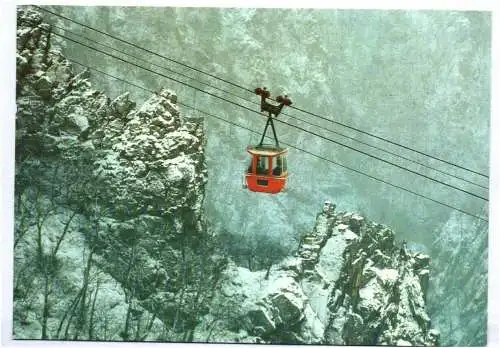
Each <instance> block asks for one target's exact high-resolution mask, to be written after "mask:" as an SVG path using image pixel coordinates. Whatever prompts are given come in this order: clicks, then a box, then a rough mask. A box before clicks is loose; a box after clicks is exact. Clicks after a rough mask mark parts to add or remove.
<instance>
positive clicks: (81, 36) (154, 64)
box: [51, 24, 258, 104]
mask: <svg viewBox="0 0 500 348" xmlns="http://www.w3.org/2000/svg"><path fill="white" fill-rule="evenodd" d="M51 26H52V27H54V28H57V29H59V30H63V31H65V32H68V33H71V35H74V36H77V37H80V38H82V39H85V40H87V41H90V42H92V43H93V44H96V45H99V46H101V47H106V48H109V49H110V50H112V51H115V52H118V53H121V54H123V55H126V56H129V57H131V58H133V59H136V60H138V61H141V62H144V63H147V64H151V65H152V66H155V67H157V68H160V69H164V70H167V71H169V72H171V73H174V74H177V75H180V76H182V77H185V78H187V79H190V80H193V81H196V82H198V83H200V84H202V85H204V86H207V87H210V88H213V89H216V90H218V91H220V92H223V93H226V94H229V95H232V96H234V97H237V98H240V99H242V100H244V101H247V102H251V101H249V100H247V99H245V98H243V97H241V96H239V95H238V94H236V93H233V92H230V91H226V90H224V89H222V88H219V87H217V86H212V85H211V84H209V83H206V82H203V81H200V80H198V79H196V78H194V77H191V76H189V75H186V74H183V73H181V72H178V71H175V70H172V69H170V68H168V67H165V66H162V65H159V64H156V63H153V62H150V61H148V60H146V59H144V58H140V57H136V56H134V55H133V54H130V53H127V52H125V51H122V50H120V49H118V48H115V47H112V46H110V45H106V44H103V43H101V42H97V41H95V40H93V39H91V38H88V37H86V36H84V35H80V34H78V33H75V32H73V31H71V30H68V29H65V28H61V27H59V26H57V25H54V24H51ZM256 104H258V103H256Z"/></svg>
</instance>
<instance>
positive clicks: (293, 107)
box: [32, 5, 489, 178]
mask: <svg viewBox="0 0 500 348" xmlns="http://www.w3.org/2000/svg"><path fill="white" fill-rule="evenodd" d="M32 6H34V7H35V8H38V9H40V10H42V11H45V12H47V13H50V14H52V15H54V16H57V17H60V18H63V19H65V20H68V21H70V22H73V23H75V24H77V25H80V26H82V27H85V28H87V29H90V30H93V31H95V32H98V33H100V34H102V35H105V36H108V37H111V38H113V39H115V40H118V41H120V42H122V43H125V44H127V45H130V46H132V47H135V48H137V49H141V50H144V51H146V52H148V53H150V54H153V55H155V56H158V57H161V58H163V59H166V60H169V61H171V62H174V63H177V64H179V65H182V66H184V67H186V68H189V69H192V70H195V71H197V72H200V73H202V74H205V75H208V76H210V77H213V78H215V79H217V80H219V81H223V82H225V83H227V84H230V85H232V86H235V87H238V88H240V89H242V90H245V91H247V92H251V93H254V91H253V90H251V89H249V88H246V87H243V86H241V85H238V84H236V83H233V82H231V81H228V80H225V79H223V78H220V77H218V76H215V75H213V74H210V73H208V72H205V71H202V70H200V69H197V68H195V67H192V66H189V65H187V64H185V63H182V62H180V61H178V60H175V59H172V58H169V57H166V56H164V55H161V54H159V53H156V52H154V51H151V50H149V49H147V48H144V47H141V46H139V45H137V44H134V43H132V42H129V41H126V40H123V39H121V38H119V37H117V36H115V35H112V34H109V33H107V32H105V31H102V30H99V29H96V28H93V27H91V26H89V25H86V24H84V23H81V22H78V21H76V20H74V19H71V18H68V17H66V16H63V15H61V14H58V13H55V12H53V11H50V10H48V9H45V8H43V7H40V6H37V5H32ZM290 107H291V108H292V109H295V110H298V111H301V112H303V113H307V114H309V115H312V116H315V117H318V118H321V119H323V120H326V121H328V122H332V123H335V124H338V125H340V126H343V127H346V128H349V129H352V130H355V131H357V132H360V133H362V134H365V135H369V136H371V137H374V138H376V139H379V140H382V141H385V142H388V143H390V144H392V145H396V146H399V147H402V148H404V149H406V150H410V151H414V152H416V153H418V154H421V155H424V156H427V157H430V158H432V159H434V160H437V161H441V162H443V163H446V164H449V165H452V166H454V167H457V168H460V169H463V170H466V171H469V172H471V173H474V174H477V175H481V176H483V177H485V178H489V176H488V175H486V174H483V173H480V172H478V171H475V170H472V169H469V168H467V167H464V166H462V165H458V164H455V163H452V162H449V161H446V160H443V159H441V158H438V157H436V156H433V155H429V154H427V153H425V152H422V151H419V150H416V149H413V148H411V147H409V146H406V145H401V144H398V143H396V142H394V141H391V140H389V139H385V138H383V137H380V136H378V135H375V134H373V133H370V132H366V131H363V130H361V129H357V128H355V127H352V126H349V125H346V124H344V123H341V122H338V121H333V120H331V119H329V118H327V117H324V116H321V115H318V114H316V113H313V112H310V111H307V110H303V109H300V108H298V107H295V106H290Z"/></svg>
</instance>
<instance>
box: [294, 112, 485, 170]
mask: <svg viewBox="0 0 500 348" xmlns="http://www.w3.org/2000/svg"><path fill="white" fill-rule="evenodd" d="M290 107H291V108H292V109H295V110H298V111H301V112H304V113H306V114H309V115H312V116H316V117H319V118H321V119H323V120H326V121H328V122H332V123H335V124H338V125H340V126H343V127H346V128H349V129H352V130H355V131H356V132H360V133H362V134H366V135H369V136H371V137H374V138H376V139H379V140H383V141H385V142H388V143H389V144H392V145H396V146H399V147H402V148H403V149H406V150H410V151H414V152H416V153H418V154H421V155H424V156H427V157H430V158H432V159H434V160H437V161H441V162H443V163H446V164H449V165H452V166H454V167H457V168H460V169H463V170H466V171H469V172H471V173H474V174H477V175H481V176H483V177H485V178H489V176H488V175H486V174H483V173H481V172H478V171H475V170H472V169H469V168H467V167H464V166H461V165H459V164H455V163H452V162H449V161H446V160H444V159H441V158H439V157H435V156H432V155H429V154H427V153H425V152H422V151H419V150H416V149H414V148H411V147H409V146H406V145H401V144H398V143H396V142H394V141H392V140H389V139H385V138H382V137H380V136H378V135H375V134H373V133H369V132H366V131H363V130H361V129H357V128H354V127H352V126H349V125H347V124H344V123H341V122H338V121H334V120H331V119H329V118H327V117H324V116H320V115H318V114H315V113H313V112H310V111H307V110H304V109H300V108H298V107H295V106H293V105H292V106H290Z"/></svg>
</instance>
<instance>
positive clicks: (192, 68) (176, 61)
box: [32, 5, 253, 93]
mask: <svg viewBox="0 0 500 348" xmlns="http://www.w3.org/2000/svg"><path fill="white" fill-rule="evenodd" d="M32 6H33V7H36V8H38V9H39V10H42V11H45V12H48V13H50V14H52V15H54V16H57V17H60V18H63V19H65V20H67V21H70V22H73V23H75V24H78V25H80V26H82V27H85V28H87V29H90V30H93V31H95V32H98V33H99V34H102V35H105V36H108V37H110V38H112V39H115V40H117V41H120V42H123V43H125V44H127V45H130V46H132V47H135V48H138V49H140V50H143V51H146V52H148V53H150V54H153V55H155V56H158V57H160V58H163V59H166V60H168V61H171V62H174V63H177V64H179V65H182V66H184V67H186V68H188V69H191V70H194V71H197V72H199V73H202V74H205V75H208V76H210V77H213V78H214V79H217V80H219V81H222V82H225V83H227V84H230V85H232V86H235V87H238V88H241V89H243V90H245V91H248V92H252V93H253V91H252V90H251V89H248V88H245V87H242V86H240V85H238V84H236V83H233V82H231V81H228V80H225V79H223V78H220V77H218V76H215V75H213V74H210V73H207V72H205V71H203V70H200V69H197V68H194V67H192V66H189V65H187V64H185V63H183V62H180V61H178V60H175V59H172V58H169V57H166V56H163V55H161V54H159V53H156V52H154V51H151V50H149V49H147V48H144V47H141V46H139V45H136V44H134V43H133V42H129V41H126V40H123V39H120V38H119V37H117V36H114V35H111V34H109V33H106V32H105V31H102V30H99V29H96V28H92V27H91V26H89V25H86V24H84V23H81V22H78V21H75V20H74V19H71V18H68V17H66V16H63V15H61V14H59V13H55V12H52V11H50V10H48V9H46V8H43V7H40V6H37V5H32Z"/></svg>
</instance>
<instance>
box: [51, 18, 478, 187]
mask: <svg viewBox="0 0 500 348" xmlns="http://www.w3.org/2000/svg"><path fill="white" fill-rule="evenodd" d="M52 27H54V28H57V29H59V30H62V31H65V32H68V33H71V34H72V35H74V36H77V37H80V38H83V39H85V40H87V41H90V42H92V43H93V44H96V45H99V46H101V47H105V48H108V49H110V50H112V51H115V52H118V53H121V54H123V55H126V56H129V57H131V58H134V59H136V60H139V61H142V62H144V63H147V64H151V65H153V66H155V67H157V68H161V69H165V70H167V71H169V72H171V73H174V74H178V75H180V76H183V77H185V78H188V79H191V80H194V81H197V82H199V83H200V84H203V85H205V86H208V87H209V88H214V89H216V90H218V91H221V92H223V93H226V94H229V95H232V96H235V97H237V98H240V99H242V100H244V101H246V102H249V103H253V104H255V105H260V103H257V102H255V101H251V100H247V99H245V98H243V97H241V96H239V95H237V94H236V93H232V92H230V91H226V90H223V89H221V88H219V87H216V86H212V85H210V84H209V83H206V82H203V81H200V80H198V79H196V78H194V77H191V76H188V75H186V74H183V73H180V72H177V71H174V70H172V69H170V68H167V67H164V66H161V65H158V64H155V63H153V62H150V61H148V60H146V59H143V58H139V57H136V56H134V55H132V54H130V53H127V52H125V51H122V50H120V49H117V48H114V47H112V46H110V45H106V44H103V43H100V42H97V41H95V40H93V39H91V38H88V37H86V36H84V35H81V34H78V33H75V32H73V31H71V30H68V29H65V28H61V27H59V26H57V25H54V24H52ZM281 115H285V116H287V117H290V118H291V119H295V120H297V121H299V122H304V123H306V124H309V125H311V126H315V127H318V128H321V129H323V130H325V131H328V132H331V133H334V134H337V135H340V136H342V137H345V138H347V139H349V140H352V141H355V142H358V143H360V144H363V145H365V146H369V147H371V148H374V149H377V150H379V151H383V152H386V153H388V154H390V155H392V156H395V157H398V158H402V159H404V160H407V161H409V162H411V163H415V164H418V165H421V166H422V167H425V168H428V169H431V170H434V171H436V172H439V173H442V174H444V175H448V176H450V177H453V178H455V179H459V180H462V181H464V182H467V183H470V184H472V185H475V186H478V187H481V188H484V189H488V187H486V186H483V185H480V184H477V183H475V182H473V181H470V180H468V179H465V178H462V177H459V176H457V175H454V174H450V173H447V172H445V171H443V170H440V169H436V168H433V167H431V166H429V165H426V164H424V163H420V162H418V161H415V160H413V159H411V158H407V157H405V156H402V155H400V154H397V153H394V152H391V151H388V150H385V149H383V148H381V147H378V146H375V145H371V144H368V143H366V142H363V141H361V140H358V139H356V138H354V137H350V136H348V135H344V134H342V133H339V132H337V131H334V130H332V129H329V128H325V127H323V126H321V125H319V124H315V123H312V122H308V121H305V120H303V119H300V118H298V117H294V116H291V115H288V114H286V113H284V112H282V113H281Z"/></svg>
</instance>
